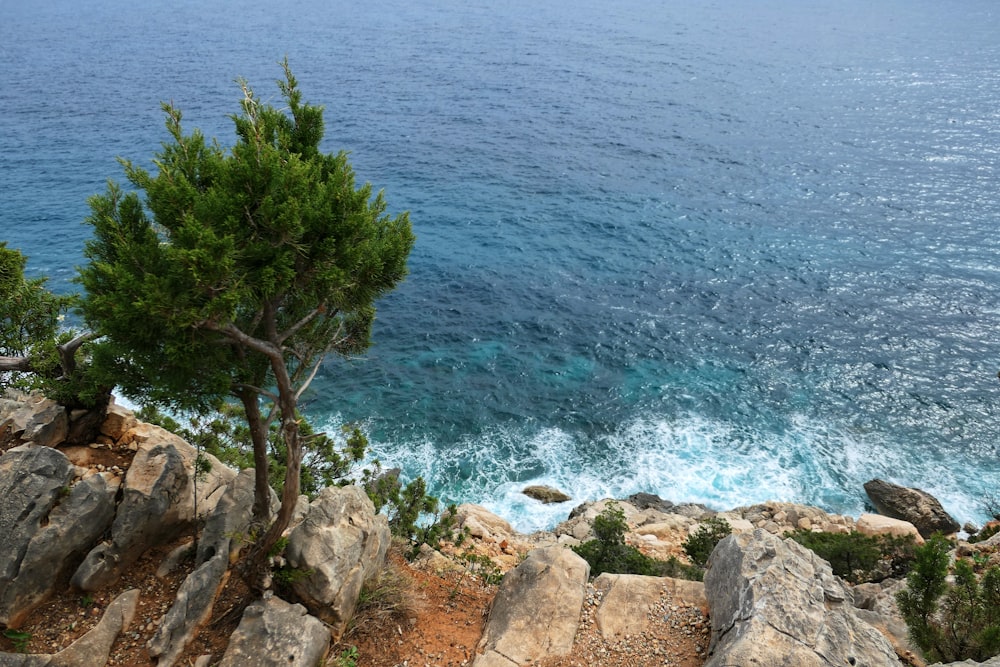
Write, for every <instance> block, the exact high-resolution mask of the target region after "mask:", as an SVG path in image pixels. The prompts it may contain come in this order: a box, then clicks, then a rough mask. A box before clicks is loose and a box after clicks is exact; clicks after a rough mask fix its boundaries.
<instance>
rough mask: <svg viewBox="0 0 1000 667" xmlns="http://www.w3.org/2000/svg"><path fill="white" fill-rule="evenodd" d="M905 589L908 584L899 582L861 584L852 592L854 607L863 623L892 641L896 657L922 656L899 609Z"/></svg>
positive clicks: (890, 580) (895, 580) (903, 581)
mask: <svg viewBox="0 0 1000 667" xmlns="http://www.w3.org/2000/svg"><path fill="white" fill-rule="evenodd" d="M905 587H906V581H905V580H899V579H885V580H883V581H881V582H879V583H866V584H859V585H857V586H855V587H854V588H853V589H852V592H853V593H854V606H855V607H856V608H857V611H856V613H857V614H858V617H859V618H861V620H863V621H865V622H866V623H868V624H869V625H871V626H872V627H874V628H875V629H876V630H878V631H879V632H881V633H882V635H883V636H884V637H885V638H886V639H888V640H889V643H890V644H892V647H893V649H894V650H895V651H896V655H919V649H918V648H917V645H916V644H914V643H913V641H912V640H911V639H910V629H909V627H907V625H906V621H904V620H903V615H902V614H900V613H899V607H897V606H896V595H897V593H899V592H900V591H901V590H902V589H903V588H905Z"/></svg>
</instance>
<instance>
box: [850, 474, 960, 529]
mask: <svg viewBox="0 0 1000 667" xmlns="http://www.w3.org/2000/svg"><path fill="white" fill-rule="evenodd" d="M865 493H867V494H868V497H869V498H870V499H871V501H872V504H873V505H874V506H875V509H876V510H878V513H879V514H884V515H886V516H891V517H892V518H894V519H902V520H903V521H909V522H910V523H912V524H913V525H914V526H916V527H917V530H918V531H919V532H920V534H921V535H922V536H923V537H925V538H926V537H930V536H931V535H933V534H934V533H937V532H941V533H944V534H945V535H950V534H952V533H956V532H958V529H959V528H960V526H959V525H958V522H957V521H955V519H954V518H952V517H951V515H950V514H948V513H947V512H945V511H944V508H943V507H941V503H939V502H938V501H937V499H936V498H935V497H934V496H932V495H930V494H929V493H927V492H926V491H921V490H920V489H911V488H907V487H905V486H899V485H897V484H892V483H890V482H886V481H884V480H881V479H873V480H871V481H868V482H865Z"/></svg>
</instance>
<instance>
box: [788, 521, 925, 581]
mask: <svg viewBox="0 0 1000 667" xmlns="http://www.w3.org/2000/svg"><path fill="white" fill-rule="evenodd" d="M789 537H790V538H792V539H793V540H795V541H796V542H798V543H799V544H801V545H802V546H804V547H805V548H807V549H810V550H812V551H813V552H814V553H815V554H816V555H817V556H819V557H820V558H822V559H823V560H825V561H827V562H828V563H830V567H831V568H832V569H833V573H834V574H835V575H837V576H838V577H841V578H842V579H844V580H846V581H849V582H851V583H852V584H860V583H864V582H866V581H875V582H878V581H882V580H883V579H886V578H888V577H902V576H904V575H906V573H907V572H909V571H910V566H911V564H912V562H913V558H914V549H915V548H916V542H915V541H914V539H913V537H912V536H910V535H907V536H905V537H900V536H895V535H864V534H862V533H859V532H857V531H852V532H850V533H814V532H812V531H809V530H797V531H795V532H794V533H792V534H790V535H789Z"/></svg>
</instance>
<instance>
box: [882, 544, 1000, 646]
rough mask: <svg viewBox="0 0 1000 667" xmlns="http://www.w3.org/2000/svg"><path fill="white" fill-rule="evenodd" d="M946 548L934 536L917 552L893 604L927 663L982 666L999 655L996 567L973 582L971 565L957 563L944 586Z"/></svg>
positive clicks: (999, 596)
mask: <svg viewBox="0 0 1000 667" xmlns="http://www.w3.org/2000/svg"><path fill="white" fill-rule="evenodd" d="M950 548H951V545H950V543H949V542H948V541H947V540H945V539H944V538H943V537H941V536H939V535H935V536H934V537H932V538H931V539H930V540H928V541H927V543H926V544H924V545H923V546H921V547H917V549H916V558H915V560H914V563H913V569H912V570H911V571H910V574H909V575H908V576H907V581H906V588H904V589H903V590H902V591H900V592H899V594H898V595H897V597H896V602H897V603H898V604H899V610H900V612H901V613H902V615H903V618H904V620H905V621H906V624H907V626H908V627H909V629H910V637H911V638H912V639H913V641H914V642H915V643H916V644H917V646H919V647H920V650H921V651H923V652H924V655H925V656H926V657H927V659H928V661H930V662H958V661H961V660H968V659H972V660H976V661H983V660H986V659H988V658H990V657H992V656H994V655H996V654H997V653H1000V567H996V566H995V567H992V568H990V569H989V570H987V571H986V572H985V573H983V576H982V578H981V579H978V578H977V577H976V574H975V571H974V570H973V567H972V564H971V563H970V562H969V561H967V560H964V559H958V560H956V561H955V565H954V567H953V568H952V574H953V575H954V583H948V579H947V577H948V573H949V568H948V562H949V550H950Z"/></svg>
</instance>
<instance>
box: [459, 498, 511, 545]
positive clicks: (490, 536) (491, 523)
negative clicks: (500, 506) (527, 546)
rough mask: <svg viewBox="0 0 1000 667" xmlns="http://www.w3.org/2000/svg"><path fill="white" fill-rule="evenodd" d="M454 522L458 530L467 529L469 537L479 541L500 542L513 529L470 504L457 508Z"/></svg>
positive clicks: (495, 516) (486, 510)
mask: <svg viewBox="0 0 1000 667" xmlns="http://www.w3.org/2000/svg"><path fill="white" fill-rule="evenodd" d="M455 522H456V525H457V527H458V529H459V530H466V529H467V530H468V532H469V535H471V536H472V537H475V538H477V539H481V540H492V541H494V542H502V541H503V540H505V539H508V538H509V537H510V536H511V534H512V533H514V529H513V528H511V526H510V524H509V523H507V522H506V521H505V520H503V519H501V518H500V517H498V516H497V515H496V514H494V513H493V512H490V511H489V510H488V509H486V508H485V507H482V506H481V505H473V504H471V503H463V504H461V505H459V506H458V508H457V509H456V514H455Z"/></svg>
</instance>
